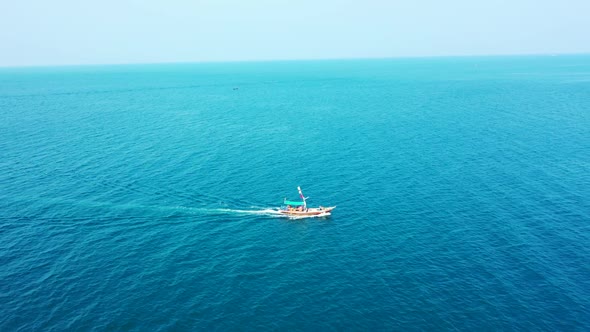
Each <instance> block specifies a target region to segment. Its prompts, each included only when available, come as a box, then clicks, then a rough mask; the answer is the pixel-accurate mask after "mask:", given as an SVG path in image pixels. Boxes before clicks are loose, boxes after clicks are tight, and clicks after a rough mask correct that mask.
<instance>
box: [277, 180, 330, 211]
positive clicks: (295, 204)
mask: <svg viewBox="0 0 590 332" xmlns="http://www.w3.org/2000/svg"><path fill="white" fill-rule="evenodd" d="M297 190H298V191H299V196H300V197H301V201H288V200H287V199H286V198H285V199H284V200H283V205H284V207H282V208H280V209H278V212H279V213H280V214H282V215H286V216H289V217H323V216H329V215H331V212H332V210H334V209H335V208H336V206H329V207H324V206H319V207H317V208H314V207H308V206H307V199H308V198H309V197H305V196H303V193H302V192H301V187H297Z"/></svg>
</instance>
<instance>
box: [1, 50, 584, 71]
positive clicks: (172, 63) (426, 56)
mask: <svg viewBox="0 0 590 332" xmlns="http://www.w3.org/2000/svg"><path fill="white" fill-rule="evenodd" d="M576 55H590V52H572V53H569V52H564V53H560V52H555V53H553V52H552V53H499V54H463V55H456V54H455V55H452V54H450V55H407V56H383V57H342V58H331V57H326V58H300V59H244V60H195V61H191V60H186V61H184V60H179V61H154V62H151V61H146V62H104V63H80V64H74V63H72V64H29V65H0V69H9V68H49V67H101V66H133V65H137V66H141V65H175V64H215V63H217V64H222V63H257V62H297V61H301V62H311V61H339V60H340V61H354V60H388V59H391V60H393V59H425V58H478V57H481V58H484V57H485V58H493V57H498V58H500V57H526V56H547V57H552V56H576Z"/></svg>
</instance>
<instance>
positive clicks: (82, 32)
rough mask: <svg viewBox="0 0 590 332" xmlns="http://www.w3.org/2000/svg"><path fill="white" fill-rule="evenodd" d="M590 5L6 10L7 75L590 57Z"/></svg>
mask: <svg viewBox="0 0 590 332" xmlns="http://www.w3.org/2000/svg"><path fill="white" fill-rule="evenodd" d="M588 12H590V2H587V1H582V0H571V1H567V2H566V3H554V2H551V1H532V0H520V1H516V2H508V1H501V2H496V3H472V2H470V1H467V0H452V1H448V2H445V3H438V2H431V1H427V0H419V1H416V2H412V3H393V2H389V1H368V2H366V3H363V4H358V3H356V2H353V1H324V2H321V3H315V2H313V1H308V0H302V1H298V2H296V3H295V2H292V1H286V0H283V1H270V0H257V1H252V2H248V3H242V2H240V1H234V0H221V1H210V0H207V1H200V2H198V3H192V2H190V1H185V0H173V1H171V2H168V3H142V2H140V1H136V0H128V1H122V2H115V1H113V0H106V1H104V2H102V3H100V4H98V3H90V4H81V3H78V2H75V1H70V0H57V1H54V2H51V3H46V2H42V1H36V0H25V1H22V2H18V3H3V4H0V28H1V29H0V43H1V45H3V52H0V67H21V66H26V67H28V66H69V65H72V66H77V65H109V64H152V63H154V64H155V63H201V62H249V61H292V60H332V59H373V58H414V57H453V56H512V55H515V56H519V55H553V54H559V55H563V54H586V53H590V37H589V36H588V34H587V33H586V32H587V31H590V21H588V20H587V19H586V16H587V15H586V13H588Z"/></svg>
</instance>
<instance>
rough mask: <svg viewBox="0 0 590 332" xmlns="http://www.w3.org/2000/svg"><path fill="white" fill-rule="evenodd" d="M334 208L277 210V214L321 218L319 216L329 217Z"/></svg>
mask: <svg viewBox="0 0 590 332" xmlns="http://www.w3.org/2000/svg"><path fill="white" fill-rule="evenodd" d="M335 208H336V207H335V206H331V207H320V208H309V209H307V210H305V211H297V210H290V211H289V210H279V213H280V214H282V215H286V216H293V217H313V216H321V215H326V216H328V215H330V212H331V211H332V210H334V209H335Z"/></svg>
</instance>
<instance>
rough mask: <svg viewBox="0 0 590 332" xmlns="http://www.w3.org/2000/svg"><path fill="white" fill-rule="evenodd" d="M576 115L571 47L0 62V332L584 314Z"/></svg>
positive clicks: (519, 320)
mask: <svg viewBox="0 0 590 332" xmlns="http://www.w3.org/2000/svg"><path fill="white" fill-rule="evenodd" d="M589 128H590V56H589V55H564V56H512V57H510V56H504V57H448V58H446V57H442V58H399V59H375V60H325V61H276V62H243V63H240V62H236V63H199V64H153V65H112V66H79V67H76V66H71V67H21V68H0V330H1V331H64V330H70V331H90V330H96V331H104V330H109V331H112V330H125V331H170V330H186V331H195V330H203V331H211V330H221V331H226V330H244V331H259V330H280V331H310V330H311V331H343V330H346V331H412V330H420V331H424V330H425V331H445V330H453V331H454V330H459V331H491V330H511V331H512V330H515V331H588V330H590V263H589V262H590V226H589V224H590V129H589ZM297 186H301V188H302V189H303V193H304V194H305V196H309V200H308V202H309V204H310V206H318V205H323V206H333V205H335V206H337V208H336V209H335V210H334V211H333V213H332V215H331V216H329V217H323V218H306V219H289V218H284V217H278V216H277V215H275V214H273V213H270V212H269V209H274V208H277V207H279V206H281V204H282V202H283V199H284V198H287V199H291V200H296V199H298V198H299V197H298V193H297Z"/></svg>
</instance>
